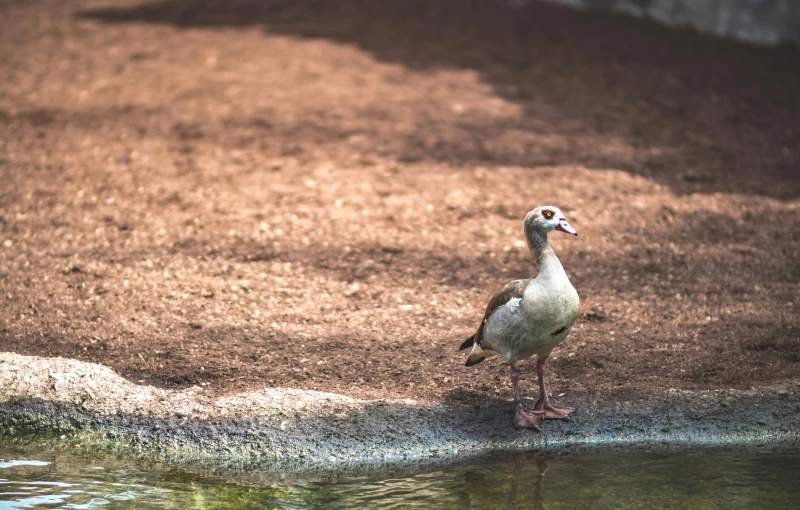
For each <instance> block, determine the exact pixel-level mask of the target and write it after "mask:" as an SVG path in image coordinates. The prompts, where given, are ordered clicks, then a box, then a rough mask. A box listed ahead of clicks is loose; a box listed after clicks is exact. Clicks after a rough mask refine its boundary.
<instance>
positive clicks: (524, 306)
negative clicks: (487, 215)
mask: <svg viewBox="0 0 800 510" xmlns="http://www.w3.org/2000/svg"><path fill="white" fill-rule="evenodd" d="M553 230H558V231H560V232H564V233H567V234H571V235H573V236H577V235H578V232H577V231H576V230H575V229H574V228H572V226H571V225H570V224H569V223H568V222H567V219H566V218H565V217H564V214H563V213H562V212H561V210H560V209H559V208H558V207H554V206H542V207H537V208H535V209H533V210H532V211H530V212H529V213H528V214H527V215H526V216H525V222H524V231H525V240H526V241H527V244H528V248H529V250H530V252H531V254H532V255H533V256H534V257H535V258H536V260H537V261H539V262H540V264H541V266H540V268H539V274H538V275H537V276H536V277H535V278H529V279H523V280H515V281H513V282H510V283H508V284H507V285H505V286H504V287H503V288H502V289H500V290H499V291H498V292H497V293H496V294H495V295H494V296H493V297H492V299H490V300H489V304H488V305H487V306H486V312H485V313H484V316H483V320H481V323H480V325H479V326H478V329H477V331H476V332H475V334H474V335H472V336H470V337H469V338H467V339H466V340H465V341H464V342H463V343H462V344H461V348H460V350H465V349H469V348H472V350H471V351H470V353H469V357H468V358H467V361H466V363H465V365H466V366H468V367H471V366H474V365H477V364H478V363H480V362H481V361H483V360H484V359H486V357H488V356H494V355H497V356H500V357H501V358H503V359H504V360H505V361H506V363H508V365H509V367H510V377H511V385H512V386H513V387H514V401H515V402H516V406H517V409H516V412H515V414H514V426H515V427H517V428H532V429H534V430H536V431H540V430H541V425H542V422H543V420H544V419H569V415H570V413H572V412H573V411H575V409H574V408H572V407H558V406H556V405H554V404H552V403H551V402H550V398H549V397H548V394H547V385H546V383H545V363H546V362H547V358H548V356H549V355H550V353H551V352H552V350H553V349H554V348H555V347H556V346H557V345H558V344H560V343H561V342H563V341H564V339H565V338H566V337H567V335H569V332H570V331H571V330H572V326H573V325H574V324H575V318H576V317H577V316H578V309H579V306H580V298H579V297H578V292H577V291H576V290H575V287H573V286H572V283H571V282H570V281H569V277H568V276H567V273H566V272H565V271H564V267H563V266H562V265H561V262H560V261H559V260H558V257H556V254H555V252H553V249H552V248H551V247H550V244H549V243H548V242H547V234H548V233H549V232H550V231H553ZM533 355H536V373H537V376H538V379H539V392H540V396H539V400H538V402H537V403H536V405H535V406H534V408H533V409H527V408H526V407H525V406H524V405H523V403H522V399H521V398H520V393H519V383H518V381H519V371H518V370H517V368H516V363H517V362H518V361H520V360H524V359H527V358H530V357H531V356H533Z"/></svg>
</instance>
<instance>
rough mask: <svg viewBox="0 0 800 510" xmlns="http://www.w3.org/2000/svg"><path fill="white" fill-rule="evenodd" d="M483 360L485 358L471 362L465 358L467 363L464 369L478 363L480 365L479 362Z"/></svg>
mask: <svg viewBox="0 0 800 510" xmlns="http://www.w3.org/2000/svg"><path fill="white" fill-rule="evenodd" d="M485 359H486V358H478V359H476V360H472V359H469V358H467V362H466V363H464V366H465V367H471V366H472V365H477V364H478V363H480V362H481V361H483V360H485Z"/></svg>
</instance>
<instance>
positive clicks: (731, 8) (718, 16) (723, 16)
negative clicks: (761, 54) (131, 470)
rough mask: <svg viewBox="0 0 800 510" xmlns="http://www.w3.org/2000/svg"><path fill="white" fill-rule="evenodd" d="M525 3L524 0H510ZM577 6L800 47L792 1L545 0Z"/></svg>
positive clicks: (797, 10) (798, 7) (799, 10)
mask: <svg viewBox="0 0 800 510" xmlns="http://www.w3.org/2000/svg"><path fill="white" fill-rule="evenodd" d="M510 1H511V2H512V3H513V4H524V3H527V1H526V0H510ZM548 1H550V2H554V3H560V4H565V5H569V6H572V7H577V8H592V9H594V8H596V9H607V10H611V11H616V12H621V13H625V14H629V15H632V16H635V17H637V18H647V19H651V20H653V21H656V22H658V23H661V24H662V25H666V26H671V27H692V28H694V29H696V30H698V31H699V32H703V33H707V34H713V35H716V36H719V37H731V38H733V39H738V40H740V41H747V42H751V43H757V44H767V45H775V44H780V43H783V42H789V43H792V44H794V45H795V46H800V4H798V3H797V2H793V1H792V0H768V1H764V0H548Z"/></svg>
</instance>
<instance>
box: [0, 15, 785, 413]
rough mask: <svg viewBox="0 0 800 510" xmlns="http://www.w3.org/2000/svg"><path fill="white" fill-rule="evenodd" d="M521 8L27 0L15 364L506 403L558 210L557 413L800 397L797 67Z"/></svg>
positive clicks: (1, 151)
mask: <svg viewBox="0 0 800 510" xmlns="http://www.w3.org/2000/svg"><path fill="white" fill-rule="evenodd" d="M495 3H496V2H491V1H488V0H487V1H484V0H474V1H470V2H463V1H461V0H425V1H423V0H385V1H368V0H341V1H330V2H319V1H316V0H293V1H280V0H261V1H256V0H243V1H236V2H224V1H222V0H165V1H155V2H152V1H145V2H142V1H141V0H137V1H130V0H123V1H113V2H112V1H110V0H105V1H78V0H25V1H19V0H2V1H0V291H2V294H1V295H0V350H4V351H14V352H18V353H22V354H36V355H44V356H65V357H71V358H77V359H80V360H85V361H94V362H99V363H102V364H105V365H108V366H110V367H112V368H113V369H114V370H116V371H118V372H119V373H120V374H122V375H123V376H125V377H126V378H128V379H130V380H132V381H141V382H147V383H150V384H155V385H157V386H161V387H186V386H190V385H202V386H204V387H205V388H207V390H208V391H209V392H211V393H214V394H229V393H233V392H237V391H241V390H253V389H259V388H264V387H284V386H286V387H295V388H308V389H318V390H326V391H333V392H339V393H343V394H346V395H350V396H356V397H369V398H375V397H393V398H397V397H410V398H417V399H429V400H430V399H434V400H435V399H439V400H448V399H453V400H455V399H458V400H464V399H480V398H486V397H488V398H493V399H495V398H504V399H505V398H509V397H510V396H511V387H510V383H509V381H508V377H507V369H506V367H504V366H503V365H502V364H501V362H500V361H499V360H498V359H496V358H495V359H493V360H491V361H489V362H487V363H483V364H481V365H479V366H476V367H474V368H469V369H468V368H465V367H464V366H463V363H464V359H465V354H464V353H459V352H458V350H457V349H458V346H459V344H460V343H461V341H462V340H463V339H464V338H465V337H466V336H468V335H470V334H471V333H473V332H474V329H475V328H476V326H477V325H478V322H479V321H480V319H481V316H482V312H483V307H484V306H485V303H486V301H487V300H488V298H489V297H490V296H491V295H492V294H493V292H494V291H495V290H496V289H498V288H499V287H500V286H501V285H503V284H504V283H506V282H507V281H508V280H511V279H516V278H521V277H530V276H533V275H535V273H536V270H537V268H536V265H535V262H534V260H533V259H532V257H531V256H530V255H529V254H528V253H527V250H526V249H525V247H524V243H523V236H522V218H523V217H524V215H525V213H526V212H527V211H528V210H530V209H531V208H533V207H535V206H537V205H547V204H552V205H557V206H559V207H561V208H562V209H563V210H564V211H565V213H566V215H567V218H568V219H569V220H570V222H571V223H572V225H573V226H575V227H576V228H577V229H578V231H579V232H580V236H579V237H577V238H572V237H570V236H566V235H561V234H559V233H557V232H556V233H553V234H551V236H550V237H551V242H552V244H553V246H554V249H555V250H556V253H557V254H558V255H559V257H560V258H561V260H562V262H563V264H564V266H565V268H566V269H567V272H568V273H569V275H570V278H571V279H572V281H573V284H574V285H575V287H576V288H577V290H578V292H579V294H580V295H581V299H582V304H581V314H580V316H579V319H578V322H577V324H576V327H575V329H574V330H573V332H572V334H571V335H570V336H569V337H568V338H567V340H566V341H565V342H564V344H562V345H561V346H560V347H558V348H557V349H556V351H555V352H554V353H553V356H552V357H551V362H550V363H549V367H550V369H549V382H550V386H551V389H552V391H553V393H555V394H561V393H567V394H568V393H569V392H573V391H592V392H603V391H608V390H614V392H615V393H618V392H620V391H621V392H625V391H630V392H632V393H637V392H639V393H646V392H649V391H651V390H653V389H664V388H679V389H701V388H715V387H724V388H729V387H735V388H749V387H751V386H758V385H759V384H766V383H769V382H774V381H776V380H782V379H787V378H797V377H800V313H799V310H800V51H798V50H797V49H793V48H789V47H782V48H776V49H769V48H757V47H751V46H747V45H744V44H740V43H736V42H731V41H720V40H716V39H713V38H710V37H706V36H701V35H698V34H695V33H693V32H690V31H681V30H679V31H671V30H667V29H664V28H661V27H659V26H657V25H654V24H651V23H648V22H641V21H637V20H632V19H628V18H623V17H615V16H611V15H606V14H597V13H595V14H592V15H587V14H582V13H577V12H573V11H571V10H568V9H564V8H561V7H557V6H553V5H549V4H539V3H532V4H530V5H527V6H523V7H519V8H516V9H514V8H510V7H504V6H502V5H495ZM520 369H521V370H522V378H523V382H522V386H523V390H524V391H526V392H531V393H532V392H534V391H535V384H534V378H533V371H532V363H531V362H530V361H526V362H522V363H521V364H520ZM568 398H569V397H568V396H565V397H563V400H568ZM563 400H562V401H563Z"/></svg>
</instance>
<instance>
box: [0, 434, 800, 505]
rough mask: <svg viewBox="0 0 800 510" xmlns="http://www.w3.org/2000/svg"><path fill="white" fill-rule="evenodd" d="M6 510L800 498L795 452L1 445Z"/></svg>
mask: <svg viewBox="0 0 800 510" xmlns="http://www.w3.org/2000/svg"><path fill="white" fill-rule="evenodd" d="M0 458H2V459H3V460H2V461H0V509H17V508H20V509H21V508H48V509H50V508H73V509H78V508H87V509H88V508H104V509H116V508H135V509H148V508H159V509H172V508H174V509H204V508H213V509H250V508H253V509H256V508H258V509H262V508H291V509H303V508H425V509H435V508H459V509H460V508H486V509H496V508H526V509H529V508H548V509H556V508H564V509H574V508H591V509H605V508H609V509H611V508H613V509H626V508H641V509H658V508H676V509H677V508H681V509H683V508H685V509H712V508H713V509H735V508H742V509H772V508H774V509H781V510H784V509H791V508H800V452H798V451H796V450H793V451H791V452H789V451H784V452H779V453H776V452H774V451H772V452H764V451H742V450H738V451H725V450H693V451H665V452H661V453H652V452H648V453H644V452H629V453H623V452H612V453H583V454H574V455H559V456H554V455H547V454H544V455H543V454H538V453H525V454H508V455H503V456H497V455H496V456H493V457H488V458H481V459H472V460H470V461H469V462H468V463H462V464H453V465H448V466H441V465H440V466H438V467H432V466H430V465H429V466H428V467H427V468H426V467H424V466H416V467H415V466H413V465H407V466H404V467H400V468H397V467H396V468H393V469H391V470H386V469H385V468H382V469H373V470H372V471H371V472H370V470H369V469H367V473H365V474H361V475H357V474H353V472H352V471H351V472H350V473H349V474H347V475H333V474H330V473H328V474H327V475H324V476H321V475H315V476H310V475H306V477H305V479H303V478H289V477H288V476H287V475H285V474H284V475H281V474H279V473H276V472H274V471H272V470H269V469H268V468H265V469H264V470H259V469H258V468H246V469H242V470H240V471H237V470H235V469H234V470H231V469H226V470H224V471H220V470H217V471H216V473H213V472H211V471H204V470H203V469H204V468H203V466H202V465H197V466H192V467H191V468H176V467H174V466H170V465H164V464H154V463H144V462H141V461H134V460H126V459H120V458H116V457H110V456H103V455H98V454H90V453H83V452H66V453H65V452H49V453H48V452H36V453H35V454H33V453H31V452H30V451H25V452H24V455H23V454H22V453H21V452H20V451H18V450H13V449H5V450H3V449H2V448H0Z"/></svg>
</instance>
